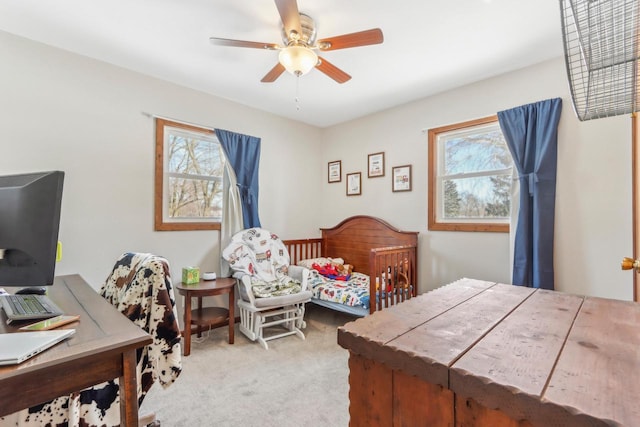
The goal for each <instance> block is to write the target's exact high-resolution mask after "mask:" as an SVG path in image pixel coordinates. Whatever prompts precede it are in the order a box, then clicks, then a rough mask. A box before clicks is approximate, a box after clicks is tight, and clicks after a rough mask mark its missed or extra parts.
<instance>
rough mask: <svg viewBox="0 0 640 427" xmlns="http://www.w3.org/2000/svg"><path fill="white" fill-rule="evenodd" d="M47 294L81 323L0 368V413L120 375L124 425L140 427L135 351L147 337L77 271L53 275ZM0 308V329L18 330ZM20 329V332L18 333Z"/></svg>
mask: <svg viewBox="0 0 640 427" xmlns="http://www.w3.org/2000/svg"><path fill="white" fill-rule="evenodd" d="M48 296H49V298H51V299H52V300H53V301H54V302H55V303H56V304H57V305H58V306H59V307H60V308H61V309H62V310H64V312H65V313H68V314H79V315H80V321H79V322H74V323H70V324H68V325H65V326H62V328H74V329H76V333H75V334H74V335H73V336H72V337H71V338H70V339H68V340H66V341H63V342H62V343H60V344H57V345H56V346H54V347H52V348H50V349H49V350H47V351H45V352H43V353H41V354H39V355H38V356H35V357H33V358H31V359H29V360H27V361H25V362H23V363H21V364H20V365H16V366H3V367H0V416H3V415H8V414H11V413H13V412H15V411H18V410H20V409H24V408H27V407H31V406H34V405H38V404H40V403H44V402H47V401H49V400H51V399H54V398H56V397H59V396H64V395H66V394H70V393H72V392H75V391H80V390H82V389H84V388H86V387H90V386H92V385H95V384H99V383H102V382H104V381H108V380H111V379H114V378H119V384H120V396H121V399H120V411H121V414H120V417H121V420H122V425H123V426H127V427H128V426H134V427H135V426H138V393H137V384H136V383H137V381H136V349H138V348H140V347H143V346H145V345H147V344H150V343H151V342H152V338H151V336H149V335H148V334H147V333H146V332H145V331H143V330H142V329H140V328H139V327H138V326H136V325H135V324H133V323H132V322H131V321H130V320H129V319H127V318H126V317H125V316H123V315H122V314H121V313H120V312H118V311H117V310H116V309H115V308H114V307H113V306H112V305H111V304H109V303H108V302H107V301H106V300H104V299H103V298H102V297H101V296H100V295H99V294H98V293H97V292H96V291H95V290H94V289H93V288H91V286H89V285H88V284H87V283H86V282H85V281H84V279H82V277H80V276H79V275H71V276H61V277H56V279H55V282H54V285H53V286H52V287H51V288H50V289H49V291H48ZM6 320H7V319H6V315H5V314H4V311H2V319H0V333H12V332H16V330H17V328H18V326H20V325H19V324H16V325H14V324H12V325H7V324H6ZM17 333H19V332H17Z"/></svg>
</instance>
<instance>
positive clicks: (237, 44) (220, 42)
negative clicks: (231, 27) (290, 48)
mask: <svg viewBox="0 0 640 427" xmlns="http://www.w3.org/2000/svg"><path fill="white" fill-rule="evenodd" d="M209 41H210V42H211V43H213V44H217V45H220V46H232V47H251V48H254V49H268V50H276V49H280V46H278V45H277V44H274V43H261V42H248V41H245V40H232V39H221V38H219V37H209Z"/></svg>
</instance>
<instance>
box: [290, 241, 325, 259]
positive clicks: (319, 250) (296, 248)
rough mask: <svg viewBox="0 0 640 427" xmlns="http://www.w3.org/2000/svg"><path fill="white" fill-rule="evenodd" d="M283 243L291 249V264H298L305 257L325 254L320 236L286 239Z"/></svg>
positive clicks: (317, 256)
mask: <svg viewBox="0 0 640 427" xmlns="http://www.w3.org/2000/svg"><path fill="white" fill-rule="evenodd" d="M283 243H284V245H285V247H286V248H287V250H288V251H289V256H290V257H291V262H290V264H291V265H296V264H297V263H298V261H300V260H303V259H310V258H319V257H321V256H323V254H324V247H323V241H322V239H320V238H317V239H298V240H284V241H283Z"/></svg>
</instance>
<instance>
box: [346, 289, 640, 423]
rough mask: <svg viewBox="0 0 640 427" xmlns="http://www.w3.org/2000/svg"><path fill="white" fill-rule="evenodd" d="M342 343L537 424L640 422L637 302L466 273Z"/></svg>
mask: <svg viewBox="0 0 640 427" xmlns="http://www.w3.org/2000/svg"><path fill="white" fill-rule="evenodd" d="M338 343H339V344H340V345H341V346H342V347H344V348H346V349H348V350H350V351H352V352H354V353H356V354H359V355H361V356H364V357H367V358H369V359H372V360H376V361H379V362H382V363H385V364H386V365H388V366H390V367H391V368H392V369H400V370H403V371H405V372H407V373H409V374H411V375H415V376H417V377H419V378H421V379H423V380H425V381H428V382H430V383H433V384H439V385H441V386H443V387H446V388H449V389H450V390H452V391H453V392H454V393H456V394H458V395H460V396H462V397H466V398H472V399H474V400H476V401H477V402H479V403H480V404H482V405H484V406H485V407H487V408H491V409H499V410H501V411H503V412H504V413H506V414H507V415H509V416H510V417H511V418H513V419H515V420H522V419H526V420H529V421H530V422H532V424H533V425H540V426H552V425H562V426H574V425H575V426H584V425H589V426H591V425H594V426H596V425H597V426H599V425H603V426H604V425H623V426H638V425H640V405H639V404H638V403H637V402H636V400H637V398H638V396H640V304H637V303H633V302H628V301H617V300H609V299H603V298H595V297H582V296H577V295H570V294H564V293H560V292H553V291H546V290H535V289H531V288H524V287H519V286H511V285H504V284H495V283H492V282H485V281H480V280H473V279H462V280H460V281H457V282H454V283H452V284H450V285H447V286H443V287H441V288H439V289H436V290H434V291H432V292H428V293H426V294H422V295H420V296H418V297H417V298H413V299H411V300H408V301H406V302H404V303H402V304H400V305H398V306H395V307H393V308H390V309H385V310H383V311H380V312H376V313H375V314H373V315H371V316H369V317H366V318H362V319H358V320H356V321H354V322H351V323H348V324H346V325H345V326H343V327H341V328H339V330H338Z"/></svg>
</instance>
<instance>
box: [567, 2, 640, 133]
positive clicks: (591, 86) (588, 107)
mask: <svg viewBox="0 0 640 427" xmlns="http://www.w3.org/2000/svg"><path fill="white" fill-rule="evenodd" d="M639 3H640V0H560V13H561V17H562V38H563V42H564V54H565V63H566V66H567V76H568V79H569V89H570V91H571V97H572V99H573V108H574V110H575V112H576V115H577V116H578V118H579V119H580V120H591V119H598V118H603V117H610V116H617V115H621V114H628V113H633V112H635V111H637V110H638V106H639V103H638V100H639V99H638V95H639V93H638V72H639V70H638V53H639V46H638V43H639V42H640V38H639V34H638V33H639V31H640V29H639V27H638V23H639V16H638V12H639V7H640V5H639Z"/></svg>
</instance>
